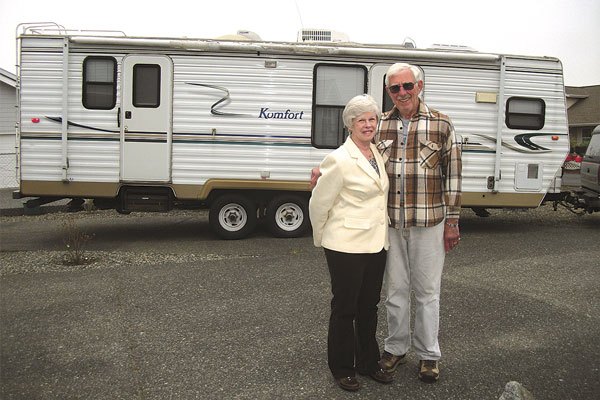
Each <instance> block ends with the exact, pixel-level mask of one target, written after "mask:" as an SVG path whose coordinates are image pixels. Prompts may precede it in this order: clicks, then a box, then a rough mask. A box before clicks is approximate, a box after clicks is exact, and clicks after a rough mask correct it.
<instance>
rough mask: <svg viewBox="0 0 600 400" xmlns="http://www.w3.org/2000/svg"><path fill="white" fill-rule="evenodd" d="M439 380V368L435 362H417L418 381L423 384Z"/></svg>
mask: <svg viewBox="0 0 600 400" xmlns="http://www.w3.org/2000/svg"><path fill="white" fill-rule="evenodd" d="M439 378H440V368H439V365H438V361H437V360H421V361H419V379H420V380H422V381H423V382H427V383H434V382H437V380H438V379H439Z"/></svg>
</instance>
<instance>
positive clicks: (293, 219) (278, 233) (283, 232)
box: [266, 194, 310, 238]
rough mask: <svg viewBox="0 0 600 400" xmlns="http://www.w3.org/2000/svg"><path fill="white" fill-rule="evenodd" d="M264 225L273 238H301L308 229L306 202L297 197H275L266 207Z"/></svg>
mask: <svg viewBox="0 0 600 400" xmlns="http://www.w3.org/2000/svg"><path fill="white" fill-rule="evenodd" d="M266 223H267V227H268V229H269V231H270V232H271V233H272V234H273V236H275V237H281V238H293V237H299V236H302V235H303V234H304V233H305V232H306V231H307V229H308V226H309V223H310V221H309V218H308V201H307V200H306V199H305V198H304V197H302V196H298V195H294V194H283V195H279V196H275V197H274V198H273V199H272V200H271V201H270V202H269V204H268V205H267V213H266Z"/></svg>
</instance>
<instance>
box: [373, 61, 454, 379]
mask: <svg viewBox="0 0 600 400" xmlns="http://www.w3.org/2000/svg"><path fill="white" fill-rule="evenodd" d="M385 85H386V91H387V93H388V94H389V96H390V97H391V99H392V101H393V103H394V107H393V108H392V110H391V111H389V112H387V113H385V114H384V116H383V117H382V120H381V125H380V127H379V131H378V135H377V137H376V140H377V143H378V144H379V148H380V149H382V151H383V152H384V158H385V159H387V164H386V170H387V173H388V177H389V181H390V190H389V198H388V212H389V216H390V220H391V225H390V227H389V239H390V249H389V252H388V255H387V264H386V276H387V299H386V303H385V304H386V308H387V317H388V337H387V338H386V339H385V349H384V352H383V355H382V357H381V360H380V365H381V367H382V369H383V370H385V371H388V372H393V371H395V370H396V368H397V366H398V365H399V364H402V363H404V362H405V361H406V353H407V352H408V351H409V350H410V348H411V344H412V347H413V349H414V351H415V353H416V356H417V357H418V359H419V368H418V371H419V372H418V376H419V379H421V380H422V381H425V382H435V381H437V380H438V378H439V374H440V372H439V365H438V360H439V359H440V357H441V351H440V346H439V342H438V330H439V303H440V287H441V279H442V269H443V266H444V256H445V253H446V252H448V251H449V250H451V249H453V248H454V247H455V246H456V245H458V242H459V240H460V233H459V228H458V219H459V213H460V205H461V169H462V162H461V151H460V143H459V142H458V141H457V138H456V135H455V133H454V127H453V125H452V122H451V121H450V118H448V116H446V115H444V114H442V113H440V112H438V111H436V110H434V109H432V108H429V107H428V106H427V105H426V104H425V103H424V102H423V101H422V100H421V99H420V98H419V93H420V92H421V91H422V90H423V79H422V74H421V70H420V69H419V68H418V67H416V66H413V65H409V64H404V63H397V64H394V65H392V66H391V67H390V68H389V69H388V71H387V75H386V79H385ZM411 290H412V291H414V296H415V302H416V304H415V306H416V307H415V326H414V333H413V337H412V341H411V330H410V297H411ZM411 342H412V343H411Z"/></svg>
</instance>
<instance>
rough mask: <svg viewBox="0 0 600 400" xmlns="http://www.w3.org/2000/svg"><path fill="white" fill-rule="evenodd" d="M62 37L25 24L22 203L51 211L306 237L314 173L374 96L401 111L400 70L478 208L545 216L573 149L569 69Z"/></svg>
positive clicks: (470, 57)
mask: <svg viewBox="0 0 600 400" xmlns="http://www.w3.org/2000/svg"><path fill="white" fill-rule="evenodd" d="M47 28H52V26H50V27H48V26H39V25H37V26H36V25H29V24H24V25H21V26H20V28H19V30H20V32H19V34H18V37H17V43H18V46H17V48H18V53H19V54H18V56H19V61H18V74H17V75H18V103H19V112H18V113H19V121H18V154H19V158H18V168H19V169H18V175H19V177H20V188H19V191H18V192H16V193H15V196H16V197H37V198H38V199H36V200H33V201H34V202H37V203H36V204H40V203H43V202H48V201H53V200H56V199H59V198H72V199H75V200H76V201H77V200H78V201H82V200H81V199H93V200H94V203H95V204H96V206H98V207H99V208H114V209H116V210H117V211H119V212H125V213H128V212H132V211H168V210H170V209H172V208H177V207H206V208H209V210H210V211H209V219H210V225H211V227H212V228H213V229H214V230H215V232H216V233H218V234H219V235H220V236H221V237H223V238H228V239H235V238H241V237H244V236H246V235H248V234H249V233H250V232H252V230H253V229H254V227H255V226H256V224H257V220H258V219H259V218H265V223H266V226H267V227H269V229H270V231H271V232H272V233H273V234H274V235H275V236H279V237H294V236H298V235H301V234H303V233H304V232H305V231H306V230H307V228H308V226H309V224H308V215H307V201H308V198H309V196H310V189H309V178H310V170H311V168H312V167H314V166H317V165H318V164H319V162H320V161H321V160H322V159H323V157H324V156H325V155H326V154H327V153H328V152H330V151H331V149H334V148H336V147H337V146H339V145H340V144H341V143H342V141H343V140H344V138H345V135H346V132H345V131H344V129H343V124H342V119H341V111H342V109H343V107H344V105H345V104H346V102H347V101H348V100H349V99H350V98H351V97H353V96H355V95H357V94H361V93H365V92H366V93H369V94H371V95H372V96H374V97H375V99H377V101H378V102H379V103H380V104H381V106H382V109H384V110H386V109H389V108H391V106H390V104H391V101H390V100H389V98H386V94H385V91H384V75H385V72H386V70H387V68H388V67H389V66H390V65H391V64H392V63H395V62H409V63H411V64H415V65H417V66H419V67H420V68H421V69H422V71H423V74H424V77H425V88H424V91H423V97H424V100H425V101H426V102H427V103H428V104H429V105H430V106H432V107H434V108H437V109H439V110H441V111H443V112H444V113H446V114H448V115H450V117H451V118H452V120H453V121H454V124H455V128H456V131H457V133H458V134H460V136H461V138H462V143H463V164H464V165H463V175H464V180H463V192H464V194H463V206H464V207H471V208H473V209H475V210H483V209H485V208H495V207H517V208H528V207H529V208H531V207H537V206H539V205H540V204H541V202H542V201H543V200H544V199H548V196H549V194H551V193H553V192H554V191H555V190H556V184H557V177H560V172H561V165H562V163H563V160H564V158H565V156H566V155H567V153H568V149H569V138H568V128H567V112H566V106H565V94H564V85H563V74H562V66H561V63H560V61H559V60H558V59H556V58H551V57H526V56H514V55H502V54H487V53H479V52H475V51H470V50H468V49H467V50H465V49H464V48H452V47H445V48H434V49H416V48H414V46H402V45H367V44H357V43H350V42H298V43H283V42H265V41H259V40H246V41H244V40H211V39H188V38H142V37H128V36H125V35H124V34H107V33H106V32H104V33H100V34H93V33H89V32H71V31H67V30H64V29H63V28H62V27H60V26H56V27H55V28H57V29H54V30H53V31H52V30H48V29H47ZM558 181H560V179H559V178H558ZM558 187H560V184H559V185H558Z"/></svg>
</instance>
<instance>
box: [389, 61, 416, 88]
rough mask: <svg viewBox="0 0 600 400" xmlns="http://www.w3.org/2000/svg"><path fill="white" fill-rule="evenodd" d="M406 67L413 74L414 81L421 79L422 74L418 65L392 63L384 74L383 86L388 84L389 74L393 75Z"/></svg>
mask: <svg viewBox="0 0 600 400" xmlns="http://www.w3.org/2000/svg"><path fill="white" fill-rule="evenodd" d="M406 69H409V70H410V71H411V72H412V74H413V76H414V77H415V82H419V81H422V80H423V74H422V73H421V69H420V68H419V67H417V66H415V65H412V64H407V63H396V64H392V66H391V67H389V68H388V70H387V72H386V74H385V86H389V83H390V76H394V75H396V74H397V73H399V72H401V71H404V70H406Z"/></svg>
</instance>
